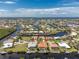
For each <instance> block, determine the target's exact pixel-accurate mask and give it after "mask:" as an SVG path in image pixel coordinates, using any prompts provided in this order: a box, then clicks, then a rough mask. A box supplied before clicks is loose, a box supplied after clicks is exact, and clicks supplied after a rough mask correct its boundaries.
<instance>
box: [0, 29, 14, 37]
mask: <svg viewBox="0 0 79 59" xmlns="http://www.w3.org/2000/svg"><path fill="white" fill-rule="evenodd" d="M13 31H14V29H0V38H2V37H4V36H6V35H8V34H10V33H11V32H13Z"/></svg>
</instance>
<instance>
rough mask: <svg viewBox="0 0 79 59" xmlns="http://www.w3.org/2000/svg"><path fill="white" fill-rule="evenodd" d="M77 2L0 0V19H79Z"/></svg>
mask: <svg viewBox="0 0 79 59" xmlns="http://www.w3.org/2000/svg"><path fill="white" fill-rule="evenodd" d="M78 11H79V0H0V17H79V12H78Z"/></svg>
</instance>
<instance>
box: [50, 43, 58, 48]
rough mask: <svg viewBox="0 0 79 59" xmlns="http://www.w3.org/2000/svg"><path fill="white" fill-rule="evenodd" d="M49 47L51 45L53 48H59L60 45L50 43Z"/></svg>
mask: <svg viewBox="0 0 79 59" xmlns="http://www.w3.org/2000/svg"><path fill="white" fill-rule="evenodd" d="M49 45H50V47H51V48H57V47H58V45H57V44H56V43H50V44H49Z"/></svg>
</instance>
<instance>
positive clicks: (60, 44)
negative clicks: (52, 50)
mask: <svg viewBox="0 0 79 59" xmlns="http://www.w3.org/2000/svg"><path fill="white" fill-rule="evenodd" d="M58 45H59V46H60V47H64V48H70V46H69V45H68V44H66V43H65V42H60V43H58Z"/></svg>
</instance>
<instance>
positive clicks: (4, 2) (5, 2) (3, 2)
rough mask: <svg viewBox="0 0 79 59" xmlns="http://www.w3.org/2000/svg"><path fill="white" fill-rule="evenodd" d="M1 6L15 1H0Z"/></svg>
mask: <svg viewBox="0 0 79 59" xmlns="http://www.w3.org/2000/svg"><path fill="white" fill-rule="evenodd" d="M0 3H1V4H14V3H16V2H15V1H0Z"/></svg>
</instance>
